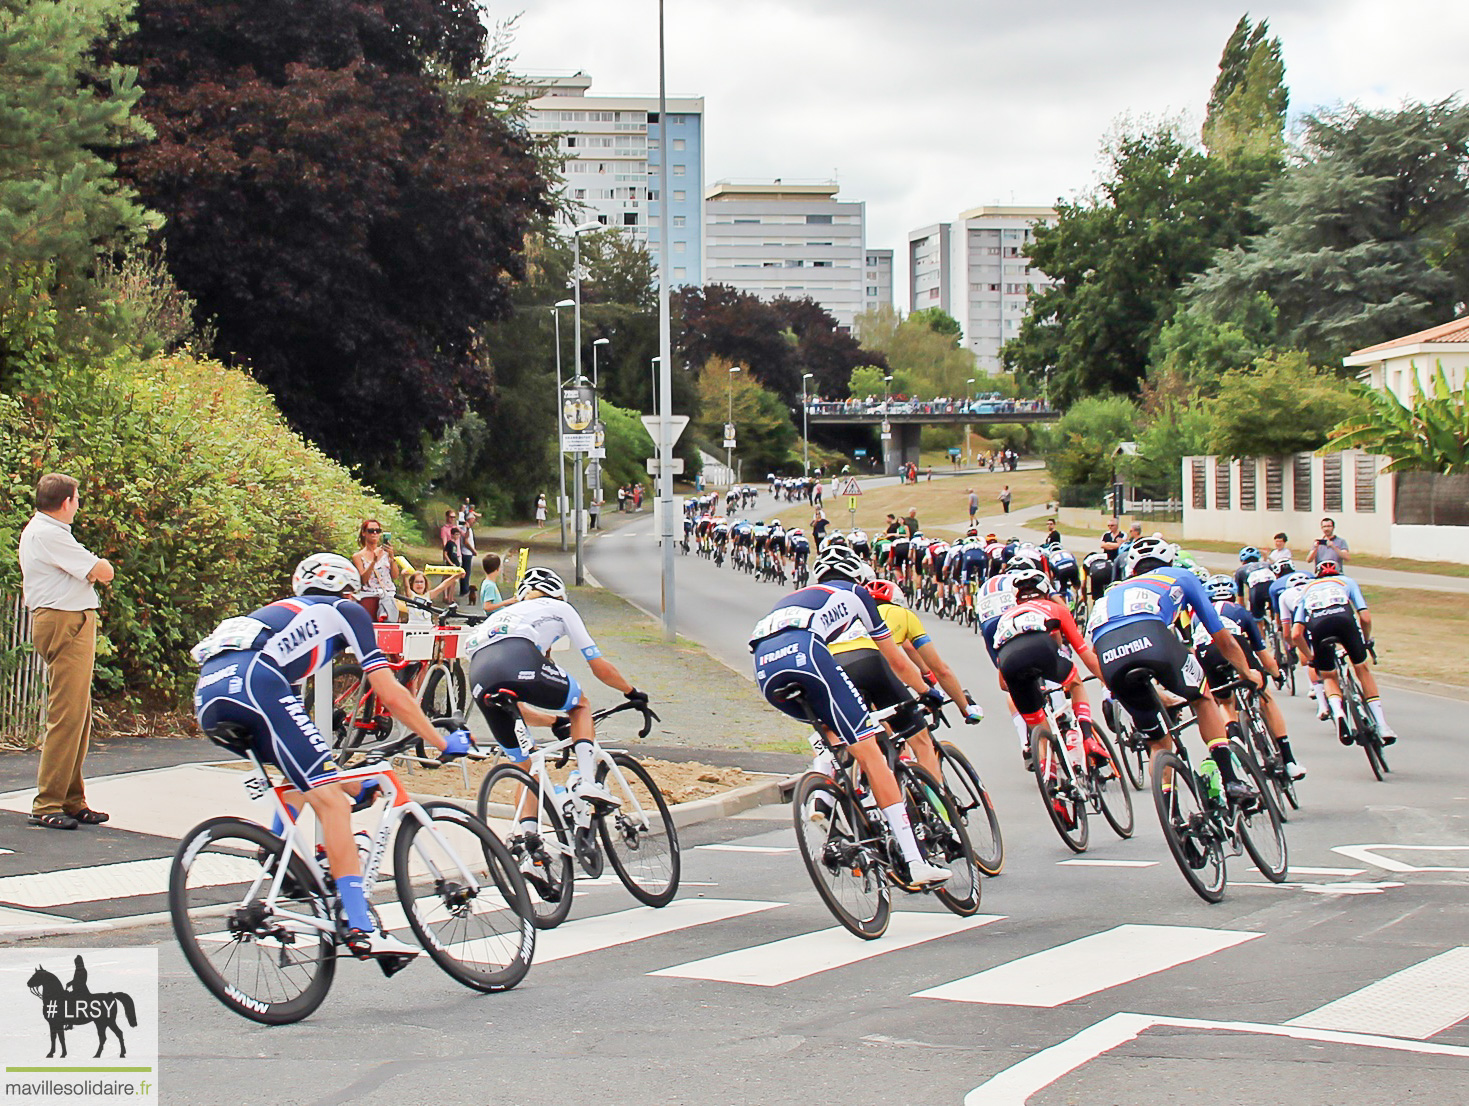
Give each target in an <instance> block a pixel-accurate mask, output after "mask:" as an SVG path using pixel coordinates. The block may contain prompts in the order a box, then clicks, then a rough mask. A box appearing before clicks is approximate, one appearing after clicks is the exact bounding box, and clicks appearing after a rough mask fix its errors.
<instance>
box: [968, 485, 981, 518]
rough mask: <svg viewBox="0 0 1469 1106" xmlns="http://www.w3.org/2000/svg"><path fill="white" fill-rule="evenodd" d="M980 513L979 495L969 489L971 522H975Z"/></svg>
mask: <svg viewBox="0 0 1469 1106" xmlns="http://www.w3.org/2000/svg"><path fill="white" fill-rule="evenodd" d="M978 513H979V493H978V492H976V491H975V490H974V489H973V488H970V489H969V521H970V522H971V523H972V522H973V521H974V516H975V515H977V514H978Z"/></svg>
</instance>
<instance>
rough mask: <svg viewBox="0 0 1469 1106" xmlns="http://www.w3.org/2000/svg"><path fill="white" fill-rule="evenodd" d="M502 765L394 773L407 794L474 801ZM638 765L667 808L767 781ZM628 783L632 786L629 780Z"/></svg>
mask: <svg viewBox="0 0 1469 1106" xmlns="http://www.w3.org/2000/svg"><path fill="white" fill-rule="evenodd" d="M503 763H505V762H504V761H474V762H471V763H468V764H466V765H465V769H464V771H461V770H460V768H459V766H458V765H447V766H445V767H443V768H427V767H424V766H422V765H417V764H400V765H399V766H398V768H397V773H398V778H399V779H400V780H402V781H403V785H404V786H405V787H407V788H408V790H409V791H413V792H417V793H419V794H424V795H442V796H444V797H445V798H449V799H470V800H473V799H475V798H477V797H478V796H479V787H480V782H481V781H482V780H483V779H484V777H485V775H486V773H488V772H489V771H490V769H491V768H493V767H494V766H495V765H496V764H503ZM639 763H641V764H642V765H643V767H644V768H646V769H647V770H648V772H649V774H651V775H652V777H653V779H654V780H655V781H656V782H657V784H658V790H660V791H662V792H663V797H664V798H665V799H667V800H668V802H669V804H670V805H676V804H678V803H691V802H694V801H695V800H697V799H710V798H713V797H714V796H716V795H722V794H724V793H725V792H726V791H733V790H734V789H735V788H738V787H748V786H749V785H750V784H752V783H758V782H759V781H760V780H762V779H764V778H766V777H763V776H757V775H753V774H751V773H749V772H746V771H744V770H743V769H740V768H721V767H719V766H718V765H713V764H700V763H699V762H698V761H670V760H658V759H656V758H652V757H649V758H647V759H641V758H640V759H639ZM465 771H467V772H468V775H469V783H468V786H466V785H465V777H464V773H465ZM570 772H571V766H570V765H567V766H566V767H564V768H555V767H552V768H551V769H550V773H551V779H552V780H553V781H554V782H556V783H558V784H562V785H563V786H564V785H565V783H566V777H567V775H569V774H570ZM628 782H629V783H631V782H632V780H631V778H629V781H628ZM634 791H635V792H638V793H639V797H640V798H643V797H644V793H642V792H640V790H639V789H638V788H637V787H634Z"/></svg>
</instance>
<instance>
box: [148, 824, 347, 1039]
mask: <svg viewBox="0 0 1469 1106" xmlns="http://www.w3.org/2000/svg"><path fill="white" fill-rule="evenodd" d="M283 859H285V842H284V841H282V840H281V839H280V838H279V837H277V836H276V835H275V834H273V833H271V832H270V831H269V830H267V829H266V828H265V827H264V826H259V825H256V824H255V823H254V822H247V821H245V820H244V819H242V818H211V819H209V821H207V822H203V823H201V824H200V825H198V826H195V827H194V828H193V829H192V830H190V831H189V832H188V833H186V834H185V835H184V839H183V841H182V843H181V844H180V845H179V849H178V852H177V853H176V854H175V855H174V858H173V865H172V867H171V868H170V870H169V876H168V911H169V915H170V916H171V918H172V920H173V932H174V936H175V937H177V938H178V942H179V947H180V948H181V949H183V952H184V959H185V960H187V961H188V962H189V967H191V968H193V969H194V974H195V975H197V976H198V977H199V982H201V983H203V984H204V986H205V987H206V988H207V989H208V991H209V993H210V994H212V995H213V996H214V997H215V998H217V999H219V1001H220V1002H222V1003H224V1005H225V1006H227V1007H229V1008H230V1009H231V1010H233V1011H234V1012H235V1013H236V1014H239V1015H241V1016H242V1017H246V1018H249V1019H250V1020H251V1021H257V1022H261V1023H263V1024H265V1025H285V1024H287V1023H289V1022H298V1021H300V1020H301V1019H302V1018H305V1017H307V1016H308V1015H309V1014H311V1012H312V1011H314V1010H315V1009H316V1008H317V1007H318V1006H320V1005H321V1003H322V1000H324V999H325V998H326V995H327V992H328V991H329V990H331V985H332V977H333V976H334V975H335V974H336V970H337V959H336V937H335V927H334V925H333V916H332V909H333V908H332V904H331V903H330V902H328V901H327V899H326V897H325V892H323V891H322V890H321V889H320V887H319V886H318V885H317V883H316V879H315V876H314V875H313V874H312V873H311V870H310V869H309V868H308V867H307V866H306V863H305V862H304V861H303V860H301V858H300V857H298V856H296V855H295V854H292V855H291V856H290V857H289V859H288V860H287V861H286V873H285V876H284V877H283V878H282V879H281V880H280V887H279V889H278V891H277V895H276V898H275V901H274V903H273V905H267V902H266V900H267V898H268V896H269V895H270V892H271V889H272V886H273V885H274V883H275V876H276V873H277V872H279V871H280V866H281V863H282V860H283ZM292 914H294V915H298V916H300V917H299V918H295V919H293V918H292V917H290V915H292ZM303 919H316V920H318V921H320V922H324V923H326V925H327V928H326V929H324V930H323V929H317V928H315V927H313V926H312V925H311V924H310V923H309V922H308V921H306V920H303Z"/></svg>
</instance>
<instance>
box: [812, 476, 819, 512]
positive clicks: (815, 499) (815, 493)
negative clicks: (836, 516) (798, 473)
mask: <svg viewBox="0 0 1469 1106" xmlns="http://www.w3.org/2000/svg"><path fill="white" fill-rule="evenodd" d="M811 506H813V507H815V508H816V510H817V511H818V512H820V510H821V477H819V476H818V477H817V478H816V483H814V484H812V485H811Z"/></svg>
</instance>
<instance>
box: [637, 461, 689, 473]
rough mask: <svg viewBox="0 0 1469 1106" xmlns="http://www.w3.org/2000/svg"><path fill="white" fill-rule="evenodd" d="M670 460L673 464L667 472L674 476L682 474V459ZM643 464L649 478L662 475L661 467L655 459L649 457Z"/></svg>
mask: <svg viewBox="0 0 1469 1106" xmlns="http://www.w3.org/2000/svg"><path fill="white" fill-rule="evenodd" d="M672 460H673V464H672V465H671V466H670V468H669V471H670V472H671V473H673V474H674V475H675V476H679V475H681V474H682V473H683V458H682V457H674V458H673V459H672ZM644 463H645V464H646V465H647V466H648V475H649V476H662V475H663V467H662V466H661V465H659V463H658V458H657V457H649V458H648V459H647V461H645V462H644Z"/></svg>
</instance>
